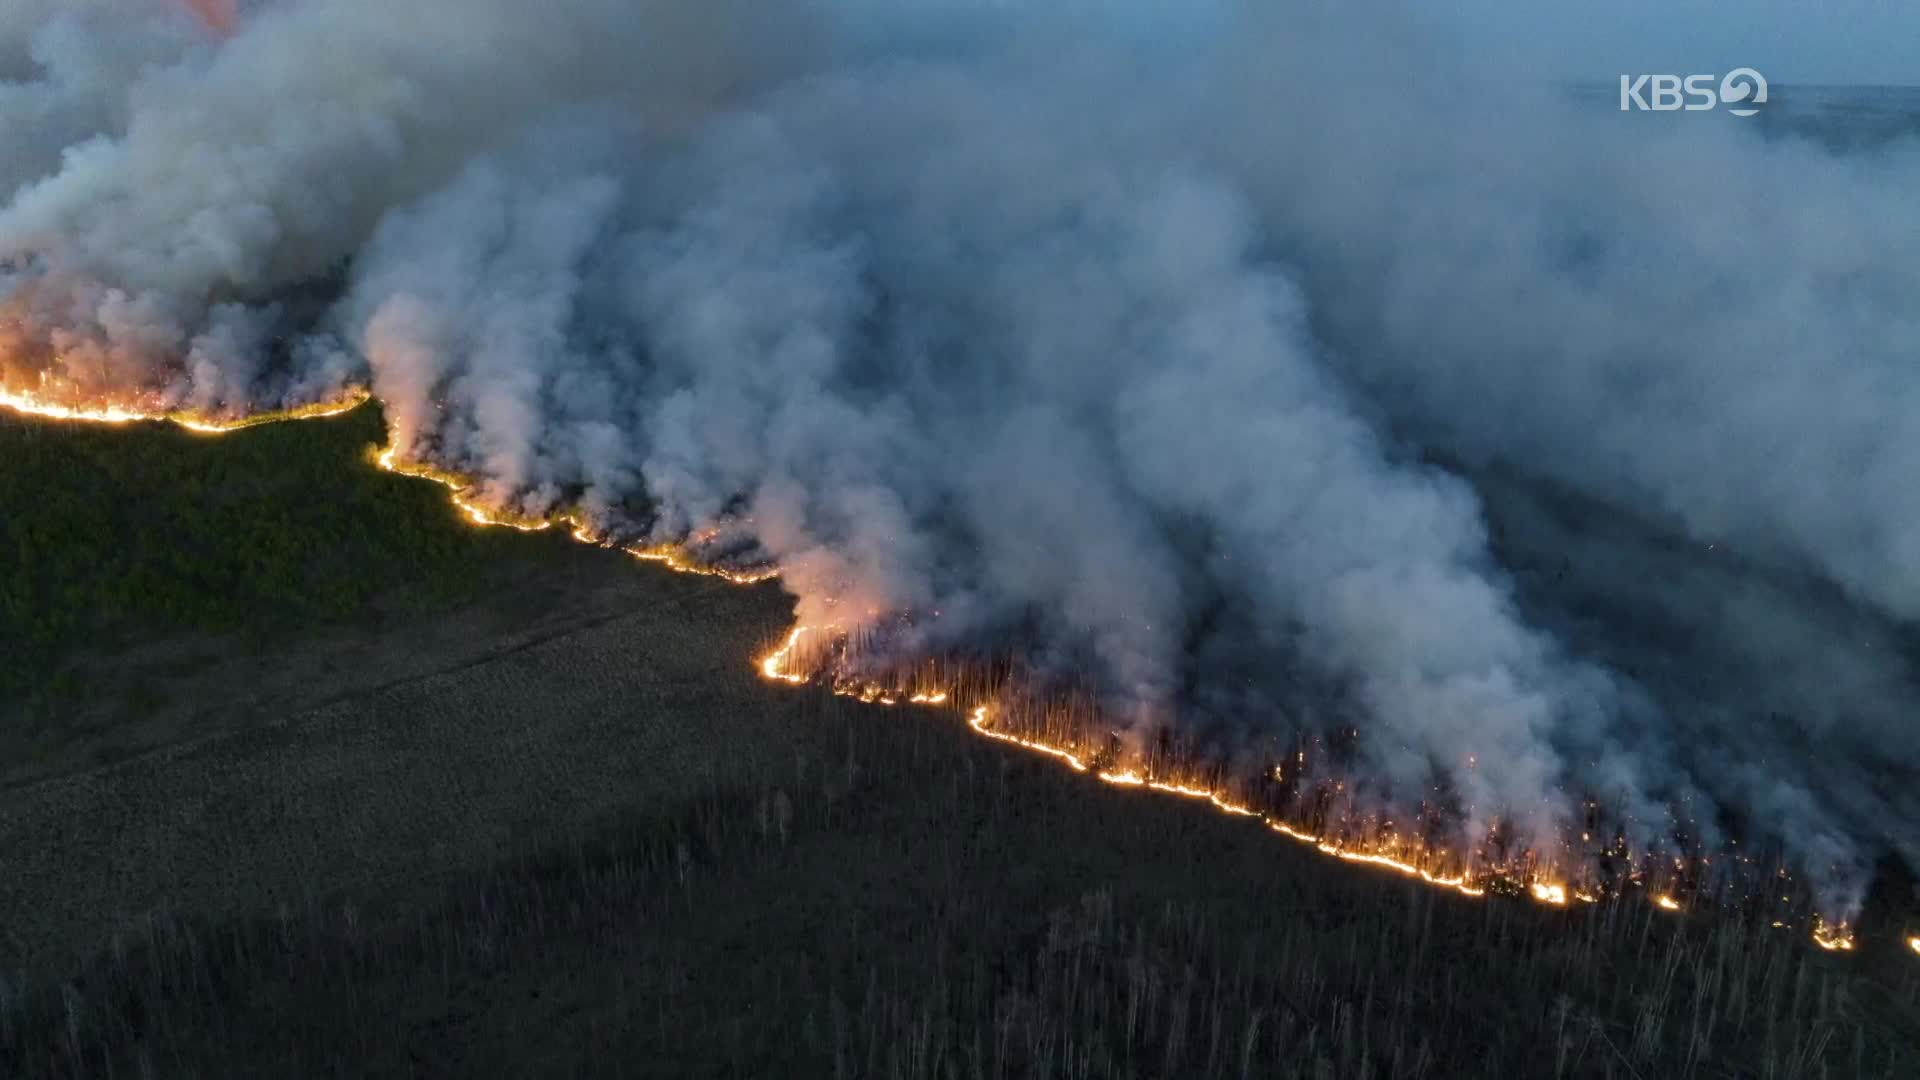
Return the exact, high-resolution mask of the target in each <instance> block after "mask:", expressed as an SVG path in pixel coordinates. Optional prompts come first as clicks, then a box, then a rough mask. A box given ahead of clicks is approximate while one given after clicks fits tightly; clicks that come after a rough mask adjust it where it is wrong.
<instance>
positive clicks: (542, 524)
mask: <svg viewBox="0 0 1920 1080" xmlns="http://www.w3.org/2000/svg"><path fill="white" fill-rule="evenodd" d="M368 400H369V395H368V394H367V393H365V392H364V391H354V392H352V393H349V394H347V395H345V396H343V397H341V398H340V399H338V400H334V401H329V402H319V403H312V404H306V405H301V406H296V407H292V408H287V409H282V410H277V411H273V412H264V413H257V414H251V415H247V416H244V417H237V418H229V417H219V416H212V415H206V414H201V413H196V412H192V411H186V410H169V409H164V408H152V409H145V408H140V407H138V406H129V405H126V404H122V403H98V404H84V405H78V404H76V405H69V404H61V403H58V402H55V401H50V400H43V399H41V398H38V397H35V396H33V395H29V394H23V393H19V392H16V391H7V390H5V389H0V409H5V410H10V411H12V412H15V413H18V414H21V415H25V416H30V417H36V418H40V419H45V420H52V421H61V422H74V423H89V424H108V425H124V424H132V423H140V422H157V423H166V424H172V425H175V426H178V427H181V428H183V429H186V430H188V431H193V432H198V433H202V434H212V435H218V434H224V433H228V432H233V431H239V430H242V429H245V428H249V427H254V426H258V425H260V424H266V423H273V422H276V421H283V420H306V419H318V418H323V417H329V416H338V415H341V414H343V413H346V412H350V411H352V410H353V409H356V408H358V407H360V406H361V405H363V404H365V403H366V402H367V401H368ZM373 463H374V464H375V465H376V466H377V467H379V468H381V469H383V470H385V471H388V472H392V473H395V474H397V475H401V476H407V477H412V478H416V479H422V480H429V481H432V482H433V483H436V484H438V485H440V486H441V487H443V488H445V489H446V490H447V491H448V494H449V498H450V500H451V501H452V503H453V505H454V506H455V507H456V508H457V509H458V510H459V511H460V513H461V515H462V516H463V517H464V518H465V519H466V520H467V521H468V522H470V523H471V524H473V525H476V526H488V527H494V526H497V527H503V528H511V529H516V530H519V531H522V532H544V531H548V530H551V529H554V528H556V527H562V526H565V527H569V534H570V535H571V536H572V537H573V539H575V540H577V541H580V542H582V543H588V544H595V545H599V546H605V547H610V548H614V549H616V550H619V551H621V552H623V553H625V554H627V555H629V556H631V557H633V558H636V559H640V560H644V561H648V562H654V563H658V564H660V565H662V566H665V567H666V568H668V569H670V570H673V571H675V572H679V573H687V574H700V575H705V576H711V577H717V578H721V579H722V580H725V581H728V582H732V583H735V584H742V585H747V584H754V583H757V582H761V581H766V580H769V579H771V578H773V577H775V576H776V575H777V571H774V570H771V569H750V570H736V569H728V568H724V567H716V566H713V565H709V564H706V563H703V562H702V561H700V560H699V559H697V558H695V557H694V556H693V555H691V554H690V553H689V552H688V551H687V550H686V549H683V548H680V547H674V546H670V545H657V546H628V545H621V544H618V543H611V542H609V541H607V540H606V539H605V538H604V537H603V536H602V535H601V534H599V533H598V532H597V531H596V530H595V529H594V528H593V527H592V526H590V525H589V524H587V523H586V522H584V521H582V520H579V519H578V518H577V517H575V516H574V515H572V514H570V513H565V512H561V513H553V514H547V515H528V514H522V513H516V512H514V511H511V510H508V509H504V508H497V507H490V506H488V505H487V504H486V503H485V502H484V501H483V500H482V498H481V497H480V496H479V494H477V491H476V488H475V486H474V484H473V482H472V480H471V479H470V478H468V477H465V476H462V475H460V474H459V473H456V472H453V471H450V470H447V469H443V468H440V467H438V466H435V465H432V464H428V463H424V462H417V461H405V460H401V458H400V455H399V452H398V450H397V449H396V448H395V447H392V446H389V447H387V448H385V449H383V450H380V451H378V452H377V453H376V454H374V456H373ZM835 638H836V631H835V630H834V629H833V628H831V627H812V626H796V627H794V628H793V629H792V630H791V631H789V633H788V634H787V636H786V637H785V638H784V639H783V640H782V642H781V643H780V644H779V646H777V647H776V648H775V649H774V650H773V651H771V652H770V653H768V654H767V655H766V656H764V657H761V658H760V659H759V660H757V661H756V662H755V666H756V667H757V669H758V670H759V673H760V675H761V676H762V677H763V678H766V679H767V680H769V681H773V682H779V683H784V684H787V685H791V686H803V685H813V684H821V685H824V686H825V687H826V688H827V689H829V690H830V691H831V692H832V693H834V694H836V695H839V696H842V697H848V698H853V699H857V700H859V701H862V702H867V703H872V704H878V705H915V706H924V707H947V706H954V705H956V704H958V703H956V702H955V701H954V696H953V693H952V692H951V691H950V690H948V689H946V688H943V687H940V686H930V685H929V686H917V687H910V688H900V687H891V686H884V685H881V684H879V683H872V682H865V681H862V680H859V679H850V678H836V677H833V676H831V675H830V674H828V672H829V671H830V670H831V665H822V664H820V663H817V662H810V659H809V658H808V657H806V656H803V655H802V654H803V652H805V651H806V648H805V647H808V646H823V647H826V648H825V649H824V651H823V653H822V654H823V655H825V654H827V653H830V652H831V648H830V646H831V645H832V644H833V642H834V640H835ZM964 715H965V717H966V721H967V726H968V728H969V729H970V730H972V731H973V732H975V733H976V734H978V735H980V736H982V737H984V738H987V739H991V740H993V741H995V742H998V743H1003V744H1005V745H1008V746H1012V747H1016V748H1018V749H1020V750H1024V751H1027V752H1030V753H1034V754H1037V755H1041V756H1045V757H1049V758H1052V759H1054V760H1056V761H1059V762H1061V763H1062V764H1064V765H1066V766H1067V767H1068V768H1070V769H1072V770H1073V771H1074V772H1077V773H1083V774H1091V775H1093V776H1094V777H1095V778H1096V779H1098V780H1099V781H1100V782H1102V783H1104V784H1108V785H1111V786H1114V787H1119V788H1137V789H1140V790H1143V791H1152V792H1156V793H1159V794H1163V795H1171V796H1175V797H1178V798H1183V799H1190V800H1194V801H1198V802H1204V803H1207V804H1208V805H1210V806H1212V807H1213V808H1214V809H1216V810H1218V811H1220V812H1221V813H1224V814H1228V815H1231V816H1234V817H1246V818H1255V819H1258V820H1260V821H1261V822H1262V823H1264V824H1265V825H1266V826H1267V827H1268V828H1269V829H1270V830H1271V831H1273V832H1275V833H1277V834H1279V835H1282V836H1285V837H1288V838H1289V839H1292V840H1295V841H1297V842H1299V843H1301V844H1304V845H1307V846H1309V847H1311V848H1313V849H1314V850H1315V851H1317V852H1319V853H1320V854H1323V855H1327V856H1330V857H1333V858H1338V859H1340V860H1342V861H1345V862H1351V863H1357V864H1362V865H1366V866H1372V867H1377V868H1381V869H1386V870H1390V871H1393V872H1394V873H1397V874H1400V875H1402V876H1405V877H1408V878H1412V879H1415V880H1419V881H1422V882H1424V883H1426V884H1428V885H1431V886H1434V887H1436V888H1442V889H1447V890H1450V891H1453V892H1456V893H1459V894H1460V895H1463V896H1467V897H1475V898H1478V897H1483V896H1485V895H1486V893H1487V892H1488V891H1489V889H1490V886H1491V885H1492V884H1494V882H1495V881H1496V880H1498V881H1502V882H1504V883H1505V884H1506V885H1507V886H1508V888H1506V889H1505V890H1503V891H1509V892H1516V893H1517V894H1518V895H1525V896H1530V897H1531V898H1532V899H1533V900H1535V901H1537V902H1539V903H1541V904H1543V905H1548V906H1552V907H1566V906H1567V905H1568V901H1569V900H1570V899H1572V900H1576V901H1578V902H1581V903H1589V904H1590V903H1594V902H1596V900H1597V897H1596V895H1595V893H1594V892H1593V891H1589V890H1588V889H1585V888H1576V887H1573V886H1571V885H1570V884H1568V883H1567V882H1566V881H1564V880H1562V879H1561V877H1560V876H1559V875H1557V874H1556V873H1555V872H1554V869H1553V867H1552V866H1551V865H1547V866H1540V867H1534V868H1531V869H1529V870H1527V871H1525V872H1524V874H1525V876H1523V877H1522V878H1521V879H1520V880H1519V881H1518V882H1515V881H1514V880H1513V879H1512V877H1511V876H1503V875H1496V876H1495V878H1491V879H1485V878H1477V877H1475V876H1474V875H1473V874H1471V873H1470V872H1468V871H1451V872H1449V871H1443V870H1440V869H1437V863H1438V862H1439V861H1443V860H1445V859H1447V858H1448V857H1449V855H1448V853H1447V852H1444V851H1430V850H1427V849H1425V848H1424V847H1423V846H1422V845H1420V844H1418V843H1405V842H1403V841H1401V840H1399V839H1397V838H1395V837H1394V836H1392V835H1391V834H1389V835H1385V836H1377V837H1373V838H1371V839H1368V840H1365V841H1362V842H1359V843H1356V842H1354V841H1353V840H1352V839H1349V838H1341V837H1333V836H1327V835H1321V834H1320V833H1318V832H1316V831H1315V830H1313V829H1311V828H1307V827H1305V826H1303V825H1301V824H1300V823H1298V822H1293V821H1288V820H1284V819H1282V818H1281V817H1277V816H1273V815H1270V814H1268V813H1266V812H1263V811H1262V810H1259V809H1257V808H1256V807H1255V806H1253V805H1251V804H1249V803H1248V802H1247V801H1245V800H1243V799H1241V798H1239V797H1237V796H1235V795H1233V794H1232V793H1230V792H1227V791H1223V790H1219V789H1216V788H1214V787H1210V786H1206V785H1204V784H1202V783H1197V782H1194V781H1192V780H1184V781H1183V780H1178V779H1172V778H1166V777H1160V776H1155V775H1152V774H1151V773H1150V772H1149V771H1146V770H1144V769H1142V768H1139V767H1111V768H1106V767H1097V766H1096V765H1095V764H1094V762H1095V761H1096V759H1097V758H1098V755H1097V754H1093V753H1090V752H1087V751H1084V750H1082V749H1080V748H1078V747H1075V746H1072V745H1066V744H1058V743H1055V742H1051V741H1048V740H1047V739H1045V738H1042V737H1038V736H1032V735H1022V734H1019V733H1016V732H1014V731H1007V730H1001V729H1000V728H999V727H997V726H996V723H995V718H994V715H993V711H992V707H991V706H990V705H988V704H984V703H981V704H973V705H971V706H970V707H967V708H965V710H964ZM1649 895H1650V899H1651V900H1652V902H1653V904H1654V905H1655V906H1656V907H1658V908H1660V909H1663V910H1666V911H1671V912H1678V911H1681V910H1682V906H1681V904H1680V902H1679V900H1677V899H1676V898H1675V897H1674V896H1672V895H1671V894H1669V893H1666V892H1654V893H1650V894H1649ZM1774 925H1776V926H1784V925H1785V924H1784V923H1780V922H1776V923H1775V924H1774ZM1812 937H1813V940H1814V942H1815V943H1816V944H1817V945H1818V946H1819V947H1820V948H1822V949H1825V950H1828V951H1833V952H1845V951H1851V950H1852V949H1853V948H1854V938H1853V934H1852V931H1851V929H1850V928H1849V927H1848V926H1847V925H1846V924H1844V923H1842V924H1836V925H1828V924H1825V923H1823V922H1821V921H1820V920H1818V919H1816V920H1815V921H1814V923H1813V932H1812ZM1907 944H1908V946H1909V947H1910V948H1911V949H1912V950H1913V951H1914V952H1915V953H1917V954H1920V935H1916V936H1912V937H1909V938H1907Z"/></svg>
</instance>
